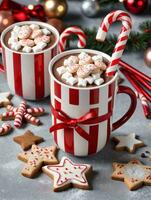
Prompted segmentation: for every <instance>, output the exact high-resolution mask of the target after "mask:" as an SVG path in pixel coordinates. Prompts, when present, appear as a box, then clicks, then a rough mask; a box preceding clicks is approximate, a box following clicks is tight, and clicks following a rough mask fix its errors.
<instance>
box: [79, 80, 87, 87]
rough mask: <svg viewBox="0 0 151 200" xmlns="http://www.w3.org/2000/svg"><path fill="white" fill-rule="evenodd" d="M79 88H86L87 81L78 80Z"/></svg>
mask: <svg viewBox="0 0 151 200" xmlns="http://www.w3.org/2000/svg"><path fill="white" fill-rule="evenodd" d="M78 86H79V87H86V86H87V80H85V79H83V78H78Z"/></svg>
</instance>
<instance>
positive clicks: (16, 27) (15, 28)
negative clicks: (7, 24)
mask: <svg viewBox="0 0 151 200" xmlns="http://www.w3.org/2000/svg"><path fill="white" fill-rule="evenodd" d="M20 28H21V27H20V26H15V27H14V28H13V32H15V33H16V34H17V35H18V33H19V31H20Z"/></svg>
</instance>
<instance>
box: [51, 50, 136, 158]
mask: <svg viewBox="0 0 151 200" xmlns="http://www.w3.org/2000/svg"><path fill="white" fill-rule="evenodd" d="M81 51H84V52H87V53H90V54H96V55H102V56H103V58H104V59H105V60H108V61H110V60H111V58H110V56H109V55H107V54H105V53H102V52H99V51H95V50H88V49H83V50H70V51H66V52H63V53H61V54H59V55H57V56H55V57H54V58H53V59H52V60H51V62H50V65H49V74H50V91H51V108H52V109H51V110H52V127H51V128H50V132H52V133H53V137H54V140H55V142H56V144H57V145H58V146H59V147H60V149H62V150H63V151H65V152H67V153H71V154H73V155H75V156H87V155H90V154H94V153H97V152H99V151H100V150H101V149H102V148H103V147H104V146H105V144H106V143H107V142H108V140H109V138H110V134H111V131H113V130H115V129H117V128H118V127H120V126H121V125H123V124H124V123H125V122H126V121H127V120H128V119H129V118H130V117H131V116H132V114H133V113H134V111H135V108H136V102H137V101H136V95H135V93H134V92H133V91H132V90H131V89H130V88H128V87H126V86H118V84H117V80H118V73H116V74H115V75H114V77H113V78H112V79H111V80H110V81H109V82H107V83H105V84H103V85H101V86H96V87H87V88H79V87H72V86H69V85H66V84H64V83H62V82H60V81H59V80H57V79H56V78H55V76H54V74H53V66H54V64H55V63H56V62H57V61H58V60H59V59H61V58H63V57H64V56H67V55H74V54H77V53H80V52H81ZM117 93H118V94H119V93H124V94H127V95H129V97H130V98H131V105H130V107H129V109H128V111H127V113H126V114H124V116H123V117H122V118H121V119H120V120H118V121H117V122H114V123H112V117H113V109H114V104H115V97H116V94H117Z"/></svg>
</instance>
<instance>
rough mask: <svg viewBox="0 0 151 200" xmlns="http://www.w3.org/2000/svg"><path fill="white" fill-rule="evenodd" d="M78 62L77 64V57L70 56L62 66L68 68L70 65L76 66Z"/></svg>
mask: <svg viewBox="0 0 151 200" xmlns="http://www.w3.org/2000/svg"><path fill="white" fill-rule="evenodd" d="M78 62H79V59H78V57H77V56H70V57H69V58H67V59H65V60H64V65H65V66H70V65H74V64H78Z"/></svg>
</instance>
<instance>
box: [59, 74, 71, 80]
mask: <svg viewBox="0 0 151 200" xmlns="http://www.w3.org/2000/svg"><path fill="white" fill-rule="evenodd" d="M70 77H72V74H71V73H69V72H65V73H64V74H63V75H62V76H61V79H62V80H64V81H67V79H68V78H70Z"/></svg>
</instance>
